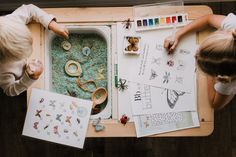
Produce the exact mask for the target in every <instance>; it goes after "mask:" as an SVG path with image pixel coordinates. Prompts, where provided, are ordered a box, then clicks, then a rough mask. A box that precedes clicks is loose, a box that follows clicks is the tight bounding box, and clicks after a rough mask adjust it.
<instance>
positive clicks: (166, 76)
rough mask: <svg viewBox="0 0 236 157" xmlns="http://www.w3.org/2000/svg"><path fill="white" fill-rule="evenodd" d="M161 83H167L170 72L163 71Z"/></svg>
mask: <svg viewBox="0 0 236 157" xmlns="http://www.w3.org/2000/svg"><path fill="white" fill-rule="evenodd" d="M163 79H164V80H163V83H168V82H169V80H170V72H165V75H164V76H163Z"/></svg>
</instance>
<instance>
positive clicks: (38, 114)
mask: <svg viewBox="0 0 236 157" xmlns="http://www.w3.org/2000/svg"><path fill="white" fill-rule="evenodd" d="M36 112H37V113H36V114H35V116H38V117H39V118H41V115H40V113H41V112H42V110H36Z"/></svg>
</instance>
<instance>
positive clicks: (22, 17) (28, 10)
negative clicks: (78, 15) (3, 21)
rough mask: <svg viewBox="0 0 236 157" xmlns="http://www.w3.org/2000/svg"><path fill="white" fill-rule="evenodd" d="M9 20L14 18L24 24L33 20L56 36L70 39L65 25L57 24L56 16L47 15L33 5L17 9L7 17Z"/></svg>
mask: <svg viewBox="0 0 236 157" xmlns="http://www.w3.org/2000/svg"><path fill="white" fill-rule="evenodd" d="M7 16H8V18H12V20H18V21H19V22H22V23H24V24H28V23H29V22H31V21H32V20H35V21H36V22H39V23H41V24H42V25H43V26H44V27H45V28H47V29H51V30H52V31H54V32H55V33H56V34H58V35H60V36H62V37H64V38H68V34H69V32H68V30H67V29H66V28H65V26H63V25H59V24H57V23H56V21H55V20H56V18H55V16H53V15H51V14H48V13H46V12H45V11H43V10H42V9H40V8H38V7H36V6H35V5H33V4H29V5H22V6H21V7H19V8H17V9H16V10H15V11H14V12H13V13H12V14H9V15H7Z"/></svg>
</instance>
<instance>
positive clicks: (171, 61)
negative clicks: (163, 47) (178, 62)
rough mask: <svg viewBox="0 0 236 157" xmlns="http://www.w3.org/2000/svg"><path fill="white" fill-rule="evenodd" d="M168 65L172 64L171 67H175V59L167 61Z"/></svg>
mask: <svg viewBox="0 0 236 157" xmlns="http://www.w3.org/2000/svg"><path fill="white" fill-rule="evenodd" d="M166 64H167V65H168V66H170V67H173V66H174V61H173V60H169V61H167V63H166Z"/></svg>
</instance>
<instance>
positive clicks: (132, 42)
mask: <svg viewBox="0 0 236 157" xmlns="http://www.w3.org/2000/svg"><path fill="white" fill-rule="evenodd" d="M126 39H127V41H128V42H129V46H127V47H126V48H125V50H126V51H138V43H139V38H138V37H126Z"/></svg>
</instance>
